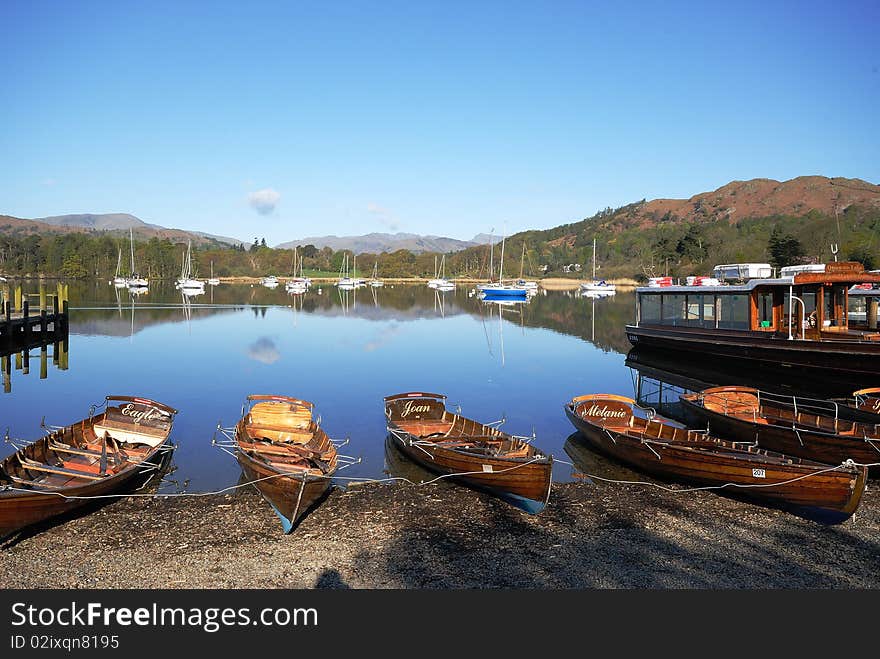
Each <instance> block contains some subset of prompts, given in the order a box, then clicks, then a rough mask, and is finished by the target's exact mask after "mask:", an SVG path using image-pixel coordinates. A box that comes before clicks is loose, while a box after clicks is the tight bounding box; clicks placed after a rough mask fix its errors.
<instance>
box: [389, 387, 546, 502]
mask: <svg viewBox="0 0 880 659" xmlns="http://www.w3.org/2000/svg"><path fill="white" fill-rule="evenodd" d="M445 401H446V397H445V396H443V395H440V394H429V393H423V392H409V393H404V394H396V395H393V396H387V397H386V398H385V416H386V423H387V430H388V433H389V437H391V438H393V440H394V441H395V443H396V445H397V447H398V448H399V449H400V450H401V451H402V452H403V453H404V455H406V456H407V457H408V458H410V459H411V460H414V461H415V462H417V463H418V464H420V465H421V466H423V467H425V468H426V469H430V470H431V471H434V472H436V473H438V474H440V475H445V476H449V477H450V478H454V479H456V480H458V481H460V482H462V483H465V484H467V485H470V486H472V487H477V488H479V489H484V490H488V491H490V492H493V493H497V494H503V495H505V496H508V497H517V498H520V499H523V500H527V501H523V505H524V507H526V506H530V510H529V511H530V512H538V511H539V510H540V509H542V508H543V507H544V505H545V504H546V502H547V499H548V498H549V496H550V472H551V468H552V463H553V458H552V456H548V455H545V454H544V453H543V452H541V451H540V450H539V449H537V448H536V447H535V446H532V445H531V444H529V443H528V442H527V441H526V438H523V437H516V436H514V435H508V434H507V433H504V432H502V431H500V430H498V429H497V428H496V427H494V425H489V424H483V423H480V422H478V421H474V420H472V419H468V418H465V417H462V416H461V415H460V414H458V413H450V412H449V411H448V410H447V409H446V402H445Z"/></svg>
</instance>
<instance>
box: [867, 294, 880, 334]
mask: <svg viewBox="0 0 880 659" xmlns="http://www.w3.org/2000/svg"><path fill="white" fill-rule="evenodd" d="M878 306H880V305H878V298H876V297H869V298H868V329H872V330H875V329H877V307H878Z"/></svg>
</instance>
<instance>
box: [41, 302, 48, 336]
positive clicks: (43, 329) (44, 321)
mask: <svg viewBox="0 0 880 659" xmlns="http://www.w3.org/2000/svg"><path fill="white" fill-rule="evenodd" d="M48 325H49V322H48V320H47V318H46V308H45V307H43V308H42V309H40V340H41V341H42V340H45V339H46V328H47V327H48Z"/></svg>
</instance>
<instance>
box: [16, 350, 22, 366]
mask: <svg viewBox="0 0 880 659" xmlns="http://www.w3.org/2000/svg"><path fill="white" fill-rule="evenodd" d="M15 370H16V371H20V370H21V353H20V352H17V353H15Z"/></svg>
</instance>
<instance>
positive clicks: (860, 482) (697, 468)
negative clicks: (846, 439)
mask: <svg viewBox="0 0 880 659" xmlns="http://www.w3.org/2000/svg"><path fill="white" fill-rule="evenodd" d="M565 412H566V416H568V418H569V420H570V421H571V423H572V425H574V427H575V428H576V429H577V430H578V432H579V433H580V437H582V438H583V439H584V440H585V441H586V443H587V444H588V445H589V446H590V448H592V449H594V450H596V451H598V452H599V453H602V454H603V455H606V456H608V457H610V458H612V459H614V460H617V461H619V462H621V463H623V464H625V465H627V466H629V467H632V468H633V469H636V470H637V471H640V472H642V473H646V474H650V475H652V476H655V477H658V478H660V479H662V480H670V481H676V482H682V483H688V484H693V485H697V486H710V487H712V486H714V487H720V486H724V487H725V489H724V490H722V491H723V492H725V493H727V494H731V495H734V496H737V497H741V498H744V499H748V500H751V501H755V502H757V503H765V504H771V505H776V506H782V507H786V508H790V509H792V510H793V511H795V512H798V513H801V514H803V515H805V516H808V517H810V518H813V519H816V520H819V521H822V522H825V523H829V524H836V523H840V522H843V521H844V520H846V519H847V518H849V517H850V516H851V515H852V514H853V512H855V510H856V508H858V506H859V503H860V501H861V497H862V493H863V492H864V489H865V479H866V478H867V472H866V470H865V469H864V468H855V467H853V468H844V467H840V468H838V469H836V470H832V469H833V468H832V467H830V466H826V465H821V464H815V463H813V464H796V463H794V464H780V463H779V462H777V461H763V460H762V459H761V455H760V454H759V453H755V455H754V459H751V454H745V455H743V454H742V452H741V451H735V452H734V451H730V452H726V451H723V450H719V451H712V452H709V451H706V450H695V449H694V448H687V447H682V446H675V445H672V444H670V443H667V442H664V441H663V440H660V439H658V440H657V441H656V442H653V441H649V442H645V441H641V440H640V439H636V438H634V437H630V436H629V435H627V434H625V433H621V432H617V431H615V430H613V429H611V428H603V427H600V426H597V425H595V424H592V423H588V422H586V421H585V420H584V419H583V418H581V416H580V415H578V414H577V413H576V412H575V411H573V409H572V407H571V405H566V406H565ZM721 446H723V444H721ZM820 472H821V473H820Z"/></svg>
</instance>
